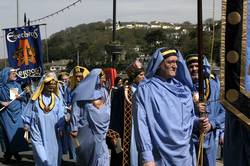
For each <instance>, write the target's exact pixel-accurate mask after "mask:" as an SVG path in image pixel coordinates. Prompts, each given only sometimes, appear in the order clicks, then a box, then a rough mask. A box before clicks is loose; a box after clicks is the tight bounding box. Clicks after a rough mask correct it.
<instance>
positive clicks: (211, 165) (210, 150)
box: [193, 58, 225, 166]
mask: <svg viewBox="0 0 250 166" xmlns="http://www.w3.org/2000/svg"><path fill="white" fill-rule="evenodd" d="M203 63H204V64H203V68H204V69H203V71H204V74H205V77H204V78H205V81H204V92H205V94H206V97H207V103H206V104H207V105H206V112H207V116H208V119H209V122H210V124H211V127H212V130H211V131H209V132H208V133H207V134H206V136H205V140H204V145H203V146H204V160H203V164H204V166H215V165H216V155H217V149H218V143H219V139H220V138H219V137H220V132H222V133H223V132H224V123H225V110H224V108H223V106H222V105H221V104H220V102H219V99H220V83H219V80H218V78H216V77H215V76H214V75H211V74H210V65H209V63H208V61H207V59H206V58H204V62H203ZM198 88H199V85H198V84H195V85H194V91H197V90H198ZM195 114H196V116H197V118H198V117H199V111H198V108H196V109H195ZM193 140H194V143H195V146H196V150H197V153H198V147H199V145H198V144H199V142H198V140H199V127H198V126H197V127H194V130H193Z"/></svg>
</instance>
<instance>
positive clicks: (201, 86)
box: [197, 0, 204, 102]
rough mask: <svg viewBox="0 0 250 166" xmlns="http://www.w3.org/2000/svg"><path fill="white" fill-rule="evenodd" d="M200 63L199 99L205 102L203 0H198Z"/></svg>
mask: <svg viewBox="0 0 250 166" xmlns="http://www.w3.org/2000/svg"><path fill="white" fill-rule="evenodd" d="M197 4H198V5H197V7H198V10H197V11H198V14H197V16H198V26H197V29H198V40H197V42H198V43H197V45H198V63H199V99H200V101H202V102H203V100H204V89H203V35H202V31H203V25H202V0H198V3H197Z"/></svg>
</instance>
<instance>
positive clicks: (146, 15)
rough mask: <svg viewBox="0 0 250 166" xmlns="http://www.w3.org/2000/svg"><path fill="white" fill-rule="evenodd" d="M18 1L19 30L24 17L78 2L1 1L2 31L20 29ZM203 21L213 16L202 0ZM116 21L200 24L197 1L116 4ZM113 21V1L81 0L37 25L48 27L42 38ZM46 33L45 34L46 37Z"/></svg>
mask: <svg viewBox="0 0 250 166" xmlns="http://www.w3.org/2000/svg"><path fill="white" fill-rule="evenodd" d="M17 1H18V2H19V3H18V4H19V5H18V6H19V7H18V15H19V19H18V20H19V26H23V25H24V23H23V17H24V13H25V12H26V15H27V18H29V19H30V20H35V19H38V18H42V17H44V16H47V15H50V14H52V13H54V12H55V11H58V10H60V9H62V8H64V7H66V6H68V5H70V4H71V3H73V2H75V1H77V0H0V28H1V29H4V28H10V27H16V26H17ZM214 1H215V19H216V20H219V19H220V17H221V0H214ZM202 2H203V20H205V19H207V18H212V16H213V0H203V1H202ZM116 4H117V13H116V20H117V21H121V22H125V21H126V22H127V21H140V22H150V21H162V22H171V23H182V22H184V21H190V22H192V23H197V21H196V20H197V0H116ZM112 18H113V0H82V1H81V3H78V4H77V5H75V6H73V7H71V8H70V9H68V10H65V11H64V12H62V13H59V14H57V15H55V16H53V17H49V18H48V19H45V20H42V21H40V22H36V23H37V24H43V23H45V24H46V28H45V27H44V26H42V27H41V29H40V31H41V35H42V38H45V37H48V38H49V36H50V35H51V34H53V33H56V32H59V31H61V30H64V29H66V28H68V27H74V26H77V25H79V24H83V23H90V22H96V21H105V20H107V19H112ZM45 32H46V33H45ZM3 35H4V33H3V31H2V32H1V33H0V36H1V38H0V39H1V40H0V55H2V54H4V50H5V49H4V48H3V42H4V38H3Z"/></svg>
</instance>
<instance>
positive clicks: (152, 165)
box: [143, 161, 156, 166]
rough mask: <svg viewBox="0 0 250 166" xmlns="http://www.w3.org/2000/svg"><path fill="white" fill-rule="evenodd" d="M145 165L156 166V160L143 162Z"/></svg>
mask: <svg viewBox="0 0 250 166" xmlns="http://www.w3.org/2000/svg"><path fill="white" fill-rule="evenodd" d="M143 166H156V164H155V162H154V161H149V162H146V163H144V164H143Z"/></svg>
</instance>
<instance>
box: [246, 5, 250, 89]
mask: <svg viewBox="0 0 250 166" xmlns="http://www.w3.org/2000/svg"><path fill="white" fill-rule="evenodd" d="M247 10H248V11H247V53H246V70H245V72H246V73H245V88H246V90H247V92H250V2H249V1H248V9H247Z"/></svg>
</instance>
